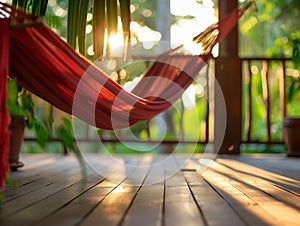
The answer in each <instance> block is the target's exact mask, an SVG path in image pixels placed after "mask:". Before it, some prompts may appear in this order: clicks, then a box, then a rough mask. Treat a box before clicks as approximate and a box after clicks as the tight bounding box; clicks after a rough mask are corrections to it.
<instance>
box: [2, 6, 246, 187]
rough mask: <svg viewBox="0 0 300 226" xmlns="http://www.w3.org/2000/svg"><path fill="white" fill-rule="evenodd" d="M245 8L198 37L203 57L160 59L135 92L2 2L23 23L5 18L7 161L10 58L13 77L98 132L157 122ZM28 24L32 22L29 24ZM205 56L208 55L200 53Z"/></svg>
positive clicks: (177, 54)
mask: <svg viewBox="0 0 300 226" xmlns="http://www.w3.org/2000/svg"><path fill="white" fill-rule="evenodd" d="M1 9H2V13H1ZM244 10H245V8H243V9H240V10H234V11H233V12H232V13H231V14H229V15H228V16H227V17H225V18H224V19H222V20H220V22H219V23H217V24H215V25H213V26H211V27H210V28H208V29H207V30H206V31H205V32H203V33H201V34H200V35H198V36H197V37H195V38H194V43H201V44H202V46H203V49H204V50H205V51H204V52H199V55H198V56H193V55H191V54H190V53H189V52H188V51H187V50H186V49H185V46H184V45H183V46H180V47H178V48H176V49H173V50H170V51H168V52H166V53H164V54H162V55H160V56H159V57H158V58H157V60H156V62H155V63H154V64H153V65H152V66H151V67H150V68H149V70H148V71H147V72H146V73H145V74H144V76H143V77H142V79H141V81H140V82H139V83H138V84H137V86H136V87H135V88H134V89H133V91H132V92H130V93H129V92H127V91H125V90H124V89H122V87H121V86H119V85H118V84H117V83H116V82H114V81H113V80H111V79H110V78H109V77H108V76H107V75H106V74H105V73H104V72H103V71H101V70H99V69H98V68H97V67H95V66H94V65H93V64H91V63H90V62H89V61H87V60H86V59H85V58H83V57H82V56H80V55H79V54H78V53H77V52H76V51H75V50H74V49H73V48H72V47H70V46H69V45H68V44H67V43H66V42H64V41H63V40H62V39H61V38H60V37H59V36H58V35H57V34H55V33H54V32H53V31H52V30H51V29H50V28H49V27H47V26H46V25H45V24H41V23H40V24H37V23H36V19H38V18H37V17H35V16H33V15H30V14H26V13H25V12H23V11H20V10H16V9H15V8H13V7H11V6H9V5H7V4H6V3H1V2H0V13H1V14H2V15H7V14H6V13H8V14H9V16H8V17H9V19H11V21H12V22H17V23H18V24H19V25H20V23H21V25H20V26H10V27H9V28H8V26H9V24H8V19H7V18H4V19H3V18H1V19H0V28H1V29H2V30H1V35H0V39H1V42H0V43H1V45H3V46H1V58H0V59H1V65H0V72H1V74H0V75H1V77H0V79H1V83H0V84H1V90H0V91H1V93H0V95H1V97H0V98H1V105H2V106H1V108H0V110H1V121H0V122H1V125H0V131H1V132H3V134H0V136H1V137H0V138H1V141H0V142H3V143H1V146H2V147H5V149H1V151H2V153H1V156H0V158H1V161H3V159H5V158H6V156H7V151H8V149H7V131H8V129H7V128H8V119H7V117H6V115H7V114H6V110H5V108H4V102H5V98H6V88H5V84H6V79H7V78H6V76H7V75H8V65H7V63H8V60H7V59H9V69H10V72H9V76H11V77H16V78H17V81H18V83H19V84H20V85H21V86H23V87H24V88H26V89H27V90H29V91H30V92H32V93H33V94H35V95H37V96H39V97H41V98H42V99H44V100H46V101H47V102H49V103H50V104H52V105H53V106H55V107H57V108H59V109H61V110H63V111H65V112H67V113H69V114H72V115H74V116H76V117H78V118H80V119H81V120H83V121H85V122H87V123H89V124H91V125H94V126H96V127H98V128H103V129H120V128H124V127H128V126H130V125H132V124H134V123H136V122H138V121H141V120H147V119H151V118H152V117H154V116H155V115H157V114H159V113H161V112H163V111H165V110H166V109H167V108H168V107H170V106H171V105H172V104H173V103H174V102H175V100H177V99H178V98H179V97H180V96H181V95H182V93H183V92H184V90H185V89H186V88H187V87H188V86H189V85H190V84H191V83H192V82H193V80H194V78H195V77H196V76H197V74H198V73H199V71H200V69H201V68H202V67H203V66H204V65H206V63H207V61H208V60H209V59H210V57H211V55H210V52H211V49H212V47H213V46H214V45H215V44H216V43H217V42H219V41H220V40H222V39H223V38H224V37H225V35H227V34H228V32H229V31H230V30H231V29H232V28H233V27H234V26H235V25H236V23H237V21H238V18H239V16H241V14H242V13H243V12H244ZM1 14H0V16H1ZM23 21H26V22H28V21H31V22H32V23H31V24H30V25H28V24H27V25H26V24H24V23H23ZM22 23H23V24H22ZM7 31H9V35H8V32H7ZM8 36H9V42H10V43H8V41H7V40H8ZM6 39H7V40H6ZM9 44H10V45H9ZM8 46H10V48H9V51H8ZM203 53H204V54H205V55H200V54H203ZM183 55H184V56H183ZM4 112H5V114H4ZM2 144H3V145H2ZM0 171H1V178H0V180H1V182H2V181H3V178H5V173H6V172H7V165H6V164H2V163H1V168H0ZM1 185H2V184H0V186H1Z"/></svg>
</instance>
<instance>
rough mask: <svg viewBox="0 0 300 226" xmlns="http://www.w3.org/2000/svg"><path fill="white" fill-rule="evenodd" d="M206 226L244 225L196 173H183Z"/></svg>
mask: <svg viewBox="0 0 300 226" xmlns="http://www.w3.org/2000/svg"><path fill="white" fill-rule="evenodd" d="M183 174H184V177H185V178H186V180H187V182H188V185H189V187H190V190H191V191H192V193H193V196H194V197H195V200H196V201H197V203H198V205H199V206H200V208H201V211H202V212H203V215H204V218H205V221H206V222H207V224H208V225H223V226H226V225H228V226H232V225H235V226H238V225H246V223H245V222H243V220H242V219H241V218H240V216H239V215H238V214H237V213H236V212H235V210H234V209H232V208H231V206H230V205H229V204H228V203H227V202H226V200H224V199H223V198H222V197H221V196H220V195H219V194H218V193H217V192H216V191H215V190H214V189H213V188H212V187H211V186H210V185H209V184H208V183H207V182H206V181H205V180H204V179H203V178H202V177H201V175H199V174H198V173H197V172H196V171H184V173H183Z"/></svg>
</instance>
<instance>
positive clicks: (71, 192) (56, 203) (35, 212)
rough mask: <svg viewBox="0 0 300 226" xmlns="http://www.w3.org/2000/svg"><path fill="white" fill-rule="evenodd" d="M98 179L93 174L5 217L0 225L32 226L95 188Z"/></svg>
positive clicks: (0, 221)
mask: <svg viewBox="0 0 300 226" xmlns="http://www.w3.org/2000/svg"><path fill="white" fill-rule="evenodd" d="M99 179H100V178H99V176H98V175H96V174H93V175H91V176H89V177H87V178H86V179H84V180H80V181H78V182H76V183H74V184H72V185H70V186H68V187H66V188H65V189H62V190H60V191H58V192H56V193H53V194H51V195H50V196H47V197H45V198H44V199H42V200H40V201H38V202H35V203H32V204H31V205H30V206H28V207H27V208H24V209H22V210H20V211H18V212H17V213H14V214H13V215H10V216H8V217H6V218H5V220H0V223H1V225H28V226H29V225H33V224H35V223H37V222H38V221H40V220H41V219H43V218H45V217H46V216H47V215H49V214H51V213H53V212H55V211H56V210H58V209H59V208H61V207H63V206H64V205H67V204H68V203H69V202H70V201H72V200H74V199H75V198H77V197H78V196H79V195H80V194H82V193H84V192H86V190H88V189H90V188H91V187H92V186H95V184H97V183H99ZM41 210H42V211H41Z"/></svg>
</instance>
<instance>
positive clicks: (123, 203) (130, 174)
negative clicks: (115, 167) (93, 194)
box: [80, 156, 152, 226]
mask: <svg viewBox="0 0 300 226" xmlns="http://www.w3.org/2000/svg"><path fill="white" fill-rule="evenodd" d="M133 159H134V158H133ZM139 159H140V161H141V162H140V163H139V165H140V166H144V165H147V163H148V164H149V163H150V162H151V161H152V157H147V156H146V157H144V156H143V157H140V158H139ZM130 165H135V166H138V165H137V164H136V162H135V163H133V164H130V163H129V164H128V165H125V167H126V168H124V170H125V171H124V172H126V175H127V178H126V179H125V180H124V181H122V182H121V183H120V184H118V185H117V186H116V187H115V188H114V189H113V191H112V192H110V193H109V194H108V195H107V196H106V197H105V198H104V199H103V200H102V201H101V202H100V203H99V204H98V205H97V206H96V207H95V208H94V209H93V211H92V212H91V213H90V214H89V215H88V216H87V217H86V219H84V221H83V222H82V223H81V224H80V225H82V226H90V225H97V224H99V223H100V222H101V224H102V225H119V224H120V222H122V220H123V218H124V215H125V214H126V212H127V210H128V208H129V207H130V205H131V203H132V201H133V199H134V198H135V195H136V193H137V192H138V191H139V188H140V186H141V185H142V183H143V181H144V179H145V177H146V175H147V173H148V170H149V168H148V167H141V168H139V167H130ZM132 182H134V183H135V184H136V183H139V185H140V186H131V183H132Z"/></svg>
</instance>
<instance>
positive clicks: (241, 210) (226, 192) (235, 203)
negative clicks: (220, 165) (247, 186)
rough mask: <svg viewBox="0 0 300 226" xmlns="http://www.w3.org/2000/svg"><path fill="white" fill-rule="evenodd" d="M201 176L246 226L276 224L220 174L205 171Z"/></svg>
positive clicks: (266, 213)
mask: <svg viewBox="0 0 300 226" xmlns="http://www.w3.org/2000/svg"><path fill="white" fill-rule="evenodd" d="M202 176H203V178H204V179H205V180H206V181H207V182H208V183H209V184H210V185H211V186H212V187H213V188H214V189H215V190H216V191H217V192H218V193H219V194H220V195H221V196H222V197H223V199H224V200H226V202H228V203H229V205H230V206H231V207H232V208H234V210H235V211H236V212H237V214H238V215H239V216H240V217H241V218H242V219H243V221H245V222H246V223H247V224H248V225H256V226H259V225H262V226H264V225H276V224H277V221H276V220H275V219H273V216H272V215H270V214H269V213H268V212H267V211H265V210H264V209H263V208H261V207H260V206H259V205H258V204H257V203H256V202H254V201H253V200H252V199H250V198H249V197H248V196H246V195H245V194H244V193H243V192H241V191H240V190H238V189H237V188H235V187H234V186H232V185H231V184H230V183H229V182H228V181H227V179H226V178H224V177H223V176H222V175H221V174H217V173H215V172H213V171H212V170H210V169H207V170H206V171H205V172H203V173H202Z"/></svg>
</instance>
